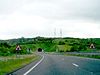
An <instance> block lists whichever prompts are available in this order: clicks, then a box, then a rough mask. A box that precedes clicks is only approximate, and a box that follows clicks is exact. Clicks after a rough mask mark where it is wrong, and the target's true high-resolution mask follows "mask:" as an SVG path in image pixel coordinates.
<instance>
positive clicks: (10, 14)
mask: <svg viewBox="0 0 100 75" xmlns="http://www.w3.org/2000/svg"><path fill="white" fill-rule="evenodd" d="M99 3H100V0H0V39H12V38H19V37H36V36H44V37H58V36H60V32H61V31H62V36H63V37H78V38H91V37H92V38H100V4H99Z"/></svg>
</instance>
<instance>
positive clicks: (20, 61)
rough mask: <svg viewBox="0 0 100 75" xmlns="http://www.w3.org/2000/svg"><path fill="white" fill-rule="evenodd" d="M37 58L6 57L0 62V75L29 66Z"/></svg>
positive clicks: (26, 56)
mask: <svg viewBox="0 0 100 75" xmlns="http://www.w3.org/2000/svg"><path fill="white" fill-rule="evenodd" d="M38 58H39V56H36V55H21V56H20V57H19V58H16V57H15V56H14V57H9V58H8V57H7V58H5V59H4V60H0V75H5V74H7V73H9V72H12V71H14V70H16V69H18V68H21V67H23V66H25V65H26V64H29V63H30V62H32V61H35V60H37V59H38Z"/></svg>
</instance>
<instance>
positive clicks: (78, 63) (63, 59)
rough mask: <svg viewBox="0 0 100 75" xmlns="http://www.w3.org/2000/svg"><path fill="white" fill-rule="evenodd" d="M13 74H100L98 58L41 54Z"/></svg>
mask: <svg viewBox="0 0 100 75" xmlns="http://www.w3.org/2000/svg"><path fill="white" fill-rule="evenodd" d="M41 55H42V58H41V60H37V61H35V62H33V63H31V64H29V65H27V66H26V67H24V68H22V69H20V70H18V71H16V72H14V73H13V75H100V60H98V59H91V58H83V57H76V56H64V55H57V54H56V55H53V54H43V53H42V54H41Z"/></svg>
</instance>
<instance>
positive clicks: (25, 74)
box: [23, 56, 44, 75]
mask: <svg viewBox="0 0 100 75" xmlns="http://www.w3.org/2000/svg"><path fill="white" fill-rule="evenodd" d="M43 59H44V56H42V59H41V60H40V61H39V62H37V63H36V64H35V65H34V66H33V67H32V68H30V69H29V70H28V71H27V72H26V73H24V74H23V75H27V74H28V73H30V72H31V71H32V70H33V69H34V68H35V67H37V66H38V65H39V64H40V63H41V62H42V61H43Z"/></svg>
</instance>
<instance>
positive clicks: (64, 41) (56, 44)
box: [0, 37, 100, 55]
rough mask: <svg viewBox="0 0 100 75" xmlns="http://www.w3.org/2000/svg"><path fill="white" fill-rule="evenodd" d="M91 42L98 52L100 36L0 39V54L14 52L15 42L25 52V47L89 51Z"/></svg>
mask: <svg viewBox="0 0 100 75" xmlns="http://www.w3.org/2000/svg"><path fill="white" fill-rule="evenodd" d="M91 43H93V44H94V46H95V51H97V52H100V38H88V39H81V38H69V37H68V38H44V37H36V38H24V37H22V38H18V39H10V40H1V41H0V55H10V54H14V53H15V48H16V44H19V45H20V46H21V49H22V50H21V53H22V54H27V49H28V48H30V49H31V51H36V50H37V49H38V48H42V49H43V50H44V51H45V52H73V51H77V52H91V51H92V50H93V49H90V48H89V46H90V44H91Z"/></svg>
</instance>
